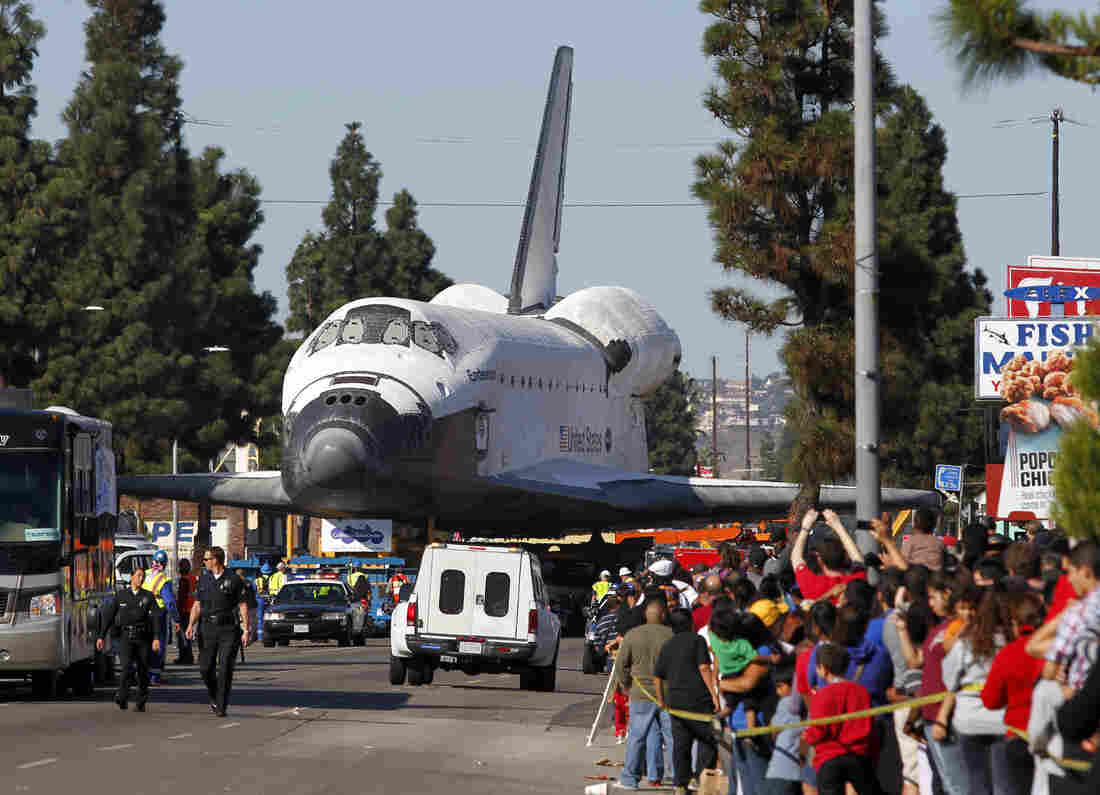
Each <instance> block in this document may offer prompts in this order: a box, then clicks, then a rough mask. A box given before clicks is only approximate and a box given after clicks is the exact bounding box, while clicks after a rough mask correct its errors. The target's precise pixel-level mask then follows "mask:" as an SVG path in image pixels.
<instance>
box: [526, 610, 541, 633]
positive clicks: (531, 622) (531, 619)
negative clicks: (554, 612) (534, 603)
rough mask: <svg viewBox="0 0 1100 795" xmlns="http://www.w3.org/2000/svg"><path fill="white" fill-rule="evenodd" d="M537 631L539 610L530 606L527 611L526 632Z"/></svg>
mask: <svg viewBox="0 0 1100 795" xmlns="http://www.w3.org/2000/svg"><path fill="white" fill-rule="evenodd" d="M538 631H539V611H538V610H537V609H535V608H533V607H532V608H531V609H530V610H529V611H528V612H527V634H528V635H537V634H538Z"/></svg>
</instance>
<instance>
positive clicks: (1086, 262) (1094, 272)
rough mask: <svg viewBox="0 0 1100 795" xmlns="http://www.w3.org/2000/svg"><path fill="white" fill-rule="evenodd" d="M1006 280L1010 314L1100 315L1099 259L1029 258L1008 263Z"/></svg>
mask: <svg viewBox="0 0 1100 795" xmlns="http://www.w3.org/2000/svg"><path fill="white" fill-rule="evenodd" d="M1006 283H1007V285H1008V289H1006V290H1005V299H1006V300H1007V302H1008V316H1009V317H1012V318H1032V319H1034V318H1040V317H1056V316H1059V315H1064V316H1065V317H1084V316H1087V315H1100V259H1081V258H1076V257H1028V258H1027V265H1009V266H1008V278H1007V280H1006ZM1055 306H1061V307H1063V310H1062V311H1060V312H1059V311H1056V310H1055V309H1054V307H1055Z"/></svg>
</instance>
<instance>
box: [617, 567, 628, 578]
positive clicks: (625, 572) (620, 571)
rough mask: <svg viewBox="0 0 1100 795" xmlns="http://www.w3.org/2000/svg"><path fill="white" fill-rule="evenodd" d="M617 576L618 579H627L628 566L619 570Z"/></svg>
mask: <svg viewBox="0 0 1100 795" xmlns="http://www.w3.org/2000/svg"><path fill="white" fill-rule="evenodd" d="M619 576H620V577H629V576H630V567H629V566H623V567H622V568H621V569H619Z"/></svg>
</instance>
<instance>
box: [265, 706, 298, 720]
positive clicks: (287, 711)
mask: <svg viewBox="0 0 1100 795" xmlns="http://www.w3.org/2000/svg"><path fill="white" fill-rule="evenodd" d="M299 710H301V707H295V708H294V709H284V710H283V711H282V712H272V713H271V714H270V715H268V717H269V718H277V717H279V716H280V715H297V714H298V712H299Z"/></svg>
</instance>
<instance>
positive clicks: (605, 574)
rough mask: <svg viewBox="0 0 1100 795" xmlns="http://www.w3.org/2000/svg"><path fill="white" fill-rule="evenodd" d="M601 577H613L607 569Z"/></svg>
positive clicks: (602, 572)
mask: <svg viewBox="0 0 1100 795" xmlns="http://www.w3.org/2000/svg"><path fill="white" fill-rule="evenodd" d="M600 576H601V577H611V572H609V571H608V570H607V569H604V570H603V571H601V572H600Z"/></svg>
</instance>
